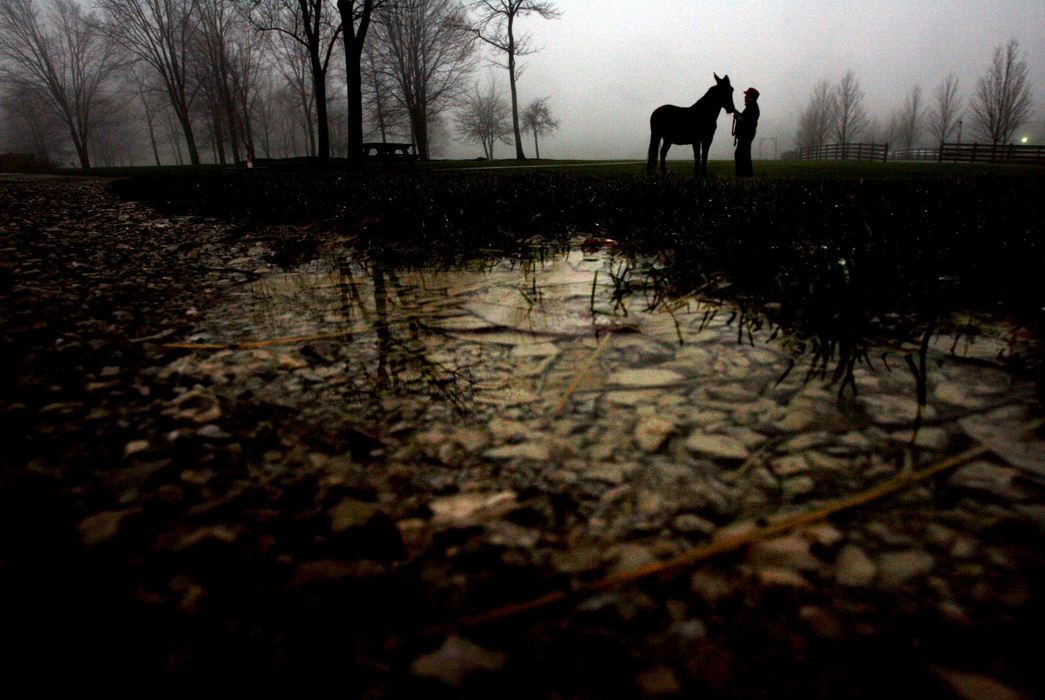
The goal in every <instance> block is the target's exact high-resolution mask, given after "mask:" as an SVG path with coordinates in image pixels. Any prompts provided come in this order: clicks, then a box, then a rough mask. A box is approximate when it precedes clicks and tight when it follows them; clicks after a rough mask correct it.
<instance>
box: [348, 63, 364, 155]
mask: <svg viewBox="0 0 1045 700" xmlns="http://www.w3.org/2000/svg"><path fill="white" fill-rule="evenodd" d="M352 43H355V42H352ZM361 48H362V46H361V45H360V46H352V47H350V46H349V43H348V42H346V43H345V64H346V65H345V70H346V72H347V74H348V80H347V83H348V162H349V163H359V162H360V161H361V160H362V159H363V85H362V79H361V78H362V76H361V71H362V56H361V53H362V51H361Z"/></svg>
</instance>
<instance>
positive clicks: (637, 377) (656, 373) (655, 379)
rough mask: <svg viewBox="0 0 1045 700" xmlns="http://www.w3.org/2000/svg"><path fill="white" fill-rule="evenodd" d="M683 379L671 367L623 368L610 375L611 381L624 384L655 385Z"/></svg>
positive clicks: (672, 382) (665, 384)
mask: <svg viewBox="0 0 1045 700" xmlns="http://www.w3.org/2000/svg"><path fill="white" fill-rule="evenodd" d="M683 379H685V377H683V376H682V375H681V374H679V373H678V372H673V371H671V370H670V369H655V368H645V369H622V370H620V371H618V372H614V373H613V374H612V375H610V378H609V382H610V383H611V384H621V385H623V386H640V387H654V386H667V385H670V384H678V383H679V382H681V381H682V380H683Z"/></svg>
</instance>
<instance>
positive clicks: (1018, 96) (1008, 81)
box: [971, 39, 1031, 144]
mask: <svg viewBox="0 0 1045 700" xmlns="http://www.w3.org/2000/svg"><path fill="white" fill-rule="evenodd" d="M1019 48H1020V46H1019V42H1018V41H1016V40H1015V39H1012V40H1010V41H1009V43H1008V44H1007V45H1006V46H1005V47H1001V46H998V47H996V48H995V49H994V56H993V58H992V59H991V64H990V66H989V67H988V68H987V72H986V73H985V74H984V75H983V77H982V78H980V82H979V85H978V86H977V89H976V94H975V95H974V96H973V99H972V105H971V108H972V116H973V122H974V126H975V127H976V128H977V130H978V131H979V132H980V133H981V134H982V135H983V136H984V137H986V138H989V139H990V140H991V143H992V144H998V143H1008V141H1009V140H1010V139H1011V138H1012V135H1013V134H1014V133H1015V132H1016V130H1017V129H1018V128H1020V126H1021V125H1023V123H1024V122H1026V121H1027V120H1028V119H1029V118H1030V112H1031V109H1030V108H1031V100H1030V86H1029V85H1028V84H1027V62H1026V61H1025V60H1023V58H1021V56H1020V51H1019Z"/></svg>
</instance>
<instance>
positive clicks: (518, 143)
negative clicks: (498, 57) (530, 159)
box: [508, 15, 526, 160]
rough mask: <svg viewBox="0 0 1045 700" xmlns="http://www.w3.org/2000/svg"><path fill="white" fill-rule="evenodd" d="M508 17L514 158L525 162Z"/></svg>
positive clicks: (512, 35) (510, 26)
mask: <svg viewBox="0 0 1045 700" xmlns="http://www.w3.org/2000/svg"><path fill="white" fill-rule="evenodd" d="M513 19H514V17H512V16H511V15H509V16H508V85H509V86H510V87H511V91H512V130H513V131H514V133H515V157H516V159H517V160H526V154H525V153H523V149H522V134H521V132H520V131H519V95H518V92H516V89H515V36H514V34H513V33H512V20H513Z"/></svg>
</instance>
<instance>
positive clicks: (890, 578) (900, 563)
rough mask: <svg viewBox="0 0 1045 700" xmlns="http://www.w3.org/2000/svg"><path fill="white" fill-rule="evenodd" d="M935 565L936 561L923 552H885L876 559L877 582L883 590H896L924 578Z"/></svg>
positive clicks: (917, 550) (918, 550)
mask: <svg viewBox="0 0 1045 700" xmlns="http://www.w3.org/2000/svg"><path fill="white" fill-rule="evenodd" d="M935 565H936V560H935V559H933V557H932V555H931V554H929V553H928V552H926V551H924V550H920V549H909V550H906V551H902V552H886V553H884V554H882V555H881V556H879V557H878V562H877V566H878V580H879V581H880V583H881V585H882V586H883V587H885V588H896V587H899V586H902V585H904V584H905V583H908V582H909V581H913V580H914V579H916V578H920V577H922V576H925V575H926V574H928V573H929V572H930V571H932V569H933V567H934V566H935Z"/></svg>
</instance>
